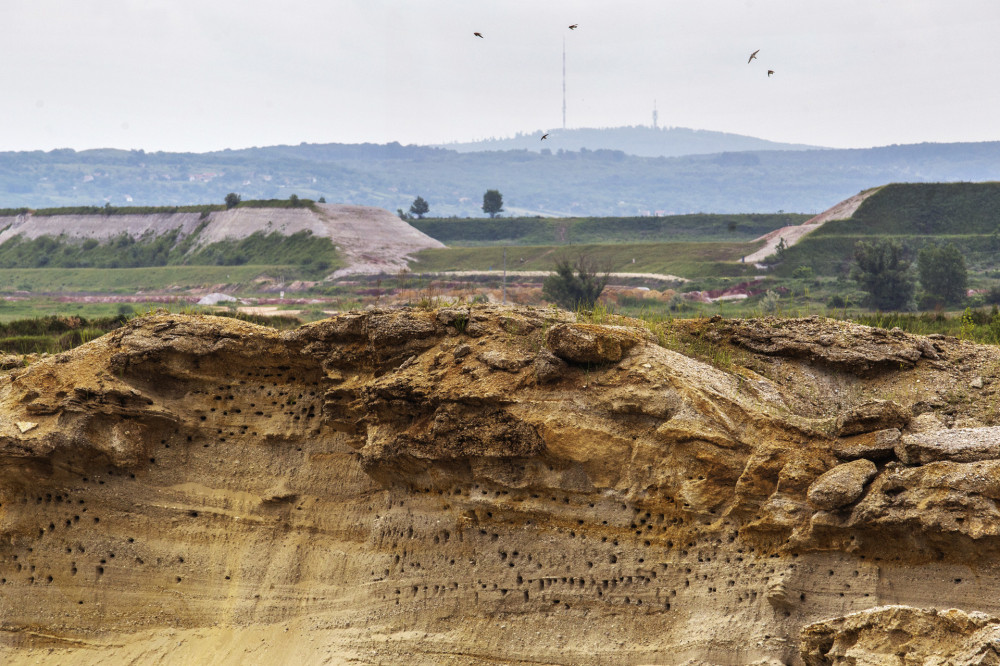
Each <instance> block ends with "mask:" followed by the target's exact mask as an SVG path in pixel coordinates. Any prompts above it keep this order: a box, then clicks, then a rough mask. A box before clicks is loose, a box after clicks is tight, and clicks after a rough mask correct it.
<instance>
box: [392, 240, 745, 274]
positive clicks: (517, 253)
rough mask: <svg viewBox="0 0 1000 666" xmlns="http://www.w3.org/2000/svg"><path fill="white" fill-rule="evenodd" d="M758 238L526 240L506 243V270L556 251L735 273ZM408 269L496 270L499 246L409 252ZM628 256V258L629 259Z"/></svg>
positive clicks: (624, 266)
mask: <svg viewBox="0 0 1000 666" xmlns="http://www.w3.org/2000/svg"><path fill="white" fill-rule="evenodd" d="M758 247H760V243H617V244H608V245H573V246H571V247H566V246H552V245H549V246H526V247H515V248H508V249H507V270H510V271H549V270H552V269H553V266H554V265H555V262H556V259H558V258H560V257H564V256H565V257H569V258H575V257H577V256H578V255H581V254H582V255H585V256H587V257H588V258H590V259H591V260H593V261H594V262H595V263H596V264H597V265H599V266H603V265H604V264H605V263H607V264H608V265H609V266H610V267H611V270H612V271H613V272H620V273H667V274H671V275H678V276H680V277H686V278H699V277H711V276H725V277H737V276H744V275H749V274H751V273H752V272H753V271H754V269H753V267H752V266H751V265H750V264H741V263H740V258H741V257H743V256H745V255H747V254H749V253H751V252H753V251H754V250H755V249H757V248H758ZM415 259H416V260H415V261H414V262H412V263H411V264H410V270H412V271H413V272H415V273H423V272H439V271H485V270H493V271H500V270H502V268H503V248H502V247H477V248H446V249H440V250H424V251H422V252H419V253H417V254H416V255H415ZM633 260H634V261H633Z"/></svg>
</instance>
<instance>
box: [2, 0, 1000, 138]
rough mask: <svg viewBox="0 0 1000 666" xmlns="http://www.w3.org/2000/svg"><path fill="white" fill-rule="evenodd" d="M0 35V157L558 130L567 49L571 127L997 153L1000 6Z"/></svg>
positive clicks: (35, 30) (617, 0)
mask: <svg viewBox="0 0 1000 666" xmlns="http://www.w3.org/2000/svg"><path fill="white" fill-rule="evenodd" d="M571 23H578V24H579V28H578V29H576V30H574V31H570V30H569V29H568V26H569V24H571ZM0 25H2V26H3V33H4V36H3V39H2V40H0V91H2V95H3V98H2V103H0V150H36V149H42V150H50V149H52V148H75V149H78V150H79V149H86V148H98V147H115V148H126V149H139V148H141V149H144V150H147V151H153V150H167V151H197V152H201V151H207V150H215V149H221V148H242V147H248V146H265V145H274V144H282V143H285V144H298V143H300V142H309V143H326V142H343V143H360V142H376V143H386V142H390V141H399V142H400V143H404V144H406V143H437V142H447V141H466V140H473V139H483V138H490V137H505V136H512V135H514V134H515V133H517V132H531V131H535V130H540V129H545V130H558V129H559V128H561V127H562V49H563V41H564V40H565V48H566V63H567V64H566V99H567V114H566V122H567V126H568V127H570V128H573V127H614V126H621V125H648V124H651V120H652V118H651V114H652V109H653V103H654V100H655V103H656V106H657V108H658V110H659V124H660V126H676V127H690V128H695V129H708V130H717V131H724V132H734V133H738V134H746V135H750V136H756V137H760V138H764V139H771V140H775V141H789V142H796V143H808V144H814V145H824V146H833V147H868V146H875V145H887V144H892V143H919V142H922V141H991V140H998V139H1000V85H998V83H1000V38H998V35H1000V0H933V1H932V0H835V1H834V0H683V1H680V0H614V1H612V0H573V1H570V0H544V1H542V2H539V1H538V0H419V1H417V0H285V1H284V2H275V1H274V0H238V1H237V0H2V2H0ZM474 31H478V32H481V33H482V34H483V35H484V39H478V38H476V37H474V36H473V34H472V33H473V32H474ZM757 49H760V53H759V54H758V57H757V60H754V61H753V62H752V63H749V64H748V63H747V58H748V57H749V54H750V52H752V51H754V50H757ZM768 69H773V70H774V71H775V74H774V76H772V77H771V78H768V77H767V75H766V72H767V70H768ZM550 138H551V139H553V141H552V147H553V148H558V145H557V143H558V131H555V132H553V135H552V137H550Z"/></svg>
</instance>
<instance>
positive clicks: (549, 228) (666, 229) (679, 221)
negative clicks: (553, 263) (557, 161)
mask: <svg viewBox="0 0 1000 666" xmlns="http://www.w3.org/2000/svg"><path fill="white" fill-rule="evenodd" d="M807 219H809V216H808V215H799V214H785V213H781V214H758V215H707V214H701V213H698V214H693V215H667V216H663V217H580V218H537V217H529V218H526V217H504V218H497V219H425V220H410V224H411V225H413V226H414V227H416V228H417V229H419V230H420V231H423V232H424V233H425V234H427V235H428V236H431V237H432V238H435V239H437V240H439V241H441V242H442V243H444V244H445V245H448V246H451V247H476V246H483V245H498V244H503V245H568V244H573V245H578V244H581V243H587V244H595V243H662V242H665V241H681V240H682V241H724V242H734V241H743V242H745V241H750V240H753V239H755V238H758V237H760V236H763V235H764V234H766V233H768V232H769V231H773V230H774V229H778V228H781V227H785V226H788V225H792V224H801V223H802V222H804V221H805V220H807Z"/></svg>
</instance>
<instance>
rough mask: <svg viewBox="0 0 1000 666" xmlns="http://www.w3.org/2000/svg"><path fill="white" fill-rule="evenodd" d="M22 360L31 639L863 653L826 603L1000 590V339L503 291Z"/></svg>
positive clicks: (652, 655) (740, 660)
mask: <svg viewBox="0 0 1000 666" xmlns="http://www.w3.org/2000/svg"><path fill="white" fill-rule="evenodd" d="M678 350H680V351H688V353H690V354H691V355H686V354H684V353H680V351H678ZM8 367H10V368H11V369H9V370H8V371H6V373H5V374H3V375H0V595H2V596H0V604H2V609H3V612H2V614H0V658H2V659H3V661H4V663H14V664H17V663H32V664H34V663H50V664H63V663H74V664H98V663H100V664H108V663H111V664H115V663H123V664H124V663H152V662H157V663H199V662H201V663H216V664H243V663H262V664H268V663H274V664H278V663H290V662H294V663H327V662H331V663H371V664H379V663H385V664H388V663H400V662H406V663H414V664H442V663H444V664H496V663H546V664H607V663H731V664H748V663H754V662H757V663H791V664H801V663H849V662H834V661H822V660H819V661H815V660H814V661H804V660H806V659H813V656H814V654H815V655H816V659H821V658H822V659H827V658H828V657H829V658H832V656H833V655H834V654H835V653H832V652H831V650H832V649H833V648H834V647H835V646H836V645H848V644H857V645H861V644H862V643H864V641H868V642H867V643H864V644H865V645H870V646H875V647H872V649H875V648H876V647H877V645H875V642H876V639H875V638H874V637H870V638H864V637H863V636H862V637H861V638H857V640H855V639H854V638H844V637H840V638H838V636H846V634H844V632H845V631H846V630H847V629H849V628H850V627H854V626H855V624H856V625H857V626H858V627H860V629H858V631H861V630H862V629H864V627H865V626H868V625H865V624H864V622H861V623H855V624H850V623H848V622H847V621H846V620H845V622H840V623H839V624H838V623H836V622H835V623H832V624H830V623H828V625H825V626H826V628H817V627H809V625H815V624H816V623H819V622H823V621H829V619H830V618H842V617H844V616H848V615H849V614H851V613H857V612H861V611H868V610H871V611H872V613H875V611H874V610H872V609H876V608H877V607H879V606H883V605H886V604H902V605H909V606H913V607H921V608H938V609H946V608H952V607H954V608H961V609H963V610H964V611H966V612H968V613H972V612H973V611H976V612H983V613H988V614H990V615H996V614H998V612H1000V602H998V601H997V599H996V595H994V594H992V593H991V590H992V589H993V588H994V587H995V586H997V585H1000V568H998V566H997V556H998V550H1000V548H998V547H1000V492H998V491H997V487H998V481H997V480H998V479H1000V458H998V457H997V456H1000V452H998V451H997V447H995V446H989V445H988V444H989V442H988V440H989V438H990V437H995V435H996V427H995V426H996V421H997V413H996V409H995V404H996V400H997V397H996V396H997V394H996V387H997V384H996V370H995V369H996V368H997V367H1000V353H998V351H997V350H996V349H995V348H992V347H979V346H976V345H972V344H969V343H964V342H961V341H958V340H955V339H949V338H944V337H940V336H939V337H936V338H930V339H928V338H921V337H916V336H911V335H908V334H905V333H902V332H898V331H897V332H894V333H889V332H886V331H882V330H878V329H870V328H867V327H864V326H858V325H853V324H849V323H845V322H837V321H831V320H825V319H821V318H818V317H814V318H809V319H795V320H781V319H764V320H747V321H736V322H732V321H726V320H723V319H721V318H717V319H713V320H708V321H706V320H699V321H689V322H685V321H673V322H668V323H666V324H663V325H660V326H650V325H646V324H643V323H642V322H638V321H634V320H627V319H622V318H613V321H608V322H605V323H604V324H600V325H598V324H594V323H588V322H577V321H575V320H574V318H573V315H571V314H568V313H564V312H560V311H556V310H551V309H545V310H540V309H529V308H501V307H492V306H487V307H476V308H468V307H453V308H446V309H440V310H371V311H366V312H354V313H346V314H342V315H339V316H337V317H334V318H331V319H327V320H323V321H319V322H315V323H313V324H310V325H306V326H303V327H302V328H300V329H298V330H295V331H290V332H278V331H276V330H274V329H269V328H264V327H260V326H255V325H252V324H248V323H244V322H239V321H234V320H231V319H225V318H214V317H204V316H183V315H169V314H160V315H154V316H149V317H144V318H140V319H136V320H133V321H131V322H129V323H128V324H127V325H126V326H125V327H123V328H122V329H119V330H117V331H115V332H113V333H111V334H109V335H106V336H104V337H103V338H100V339H98V340H95V341H93V342H91V343H88V344H86V345H84V346H82V347H79V348H77V349H75V350H73V351H71V352H66V353H64V354H59V355H56V356H50V357H47V358H43V359H40V360H36V361H35V362H33V363H31V364H30V365H29V366H28V367H14V366H8ZM949 426H951V427H950V428H949ZM934 433H941V434H942V436H941V437H940V438H939V440H940V441H938V442H936V440H935V435H934ZM943 433H947V436H944V435H943ZM963 438H964V439H963ZM934 451H939V453H935V454H934V455H932V454H931V453H933V452H934ZM928 452H931V453H928ZM872 617H876V616H875V615H872ZM878 617H881V616H878ZM921 617H923V616H921ZM975 617H976V618H978V617H979V616H975ZM851 622H853V620H852V621H851ZM882 622H883V620H881V619H876V620H874V623H875V625H874V626H878V624H879V623H882ZM893 622H895V620H893ZM992 622H993V621H992V620H990V621H989V622H986V621H980V620H979V619H975V621H971V620H970V621H969V622H967V623H965V624H963V625H962V626H958V625H955V626H954V627H952V625H949V628H946V629H947V631H942V632H938V633H935V634H927V635H925V634H926V632H922V631H919V627H920V626H923V625H921V624H919V623H917V624H913V625H912V626H914V627H917V629H915V630H914V631H911V632H909V633H905V632H901V633H897V634H893V636H894V638H893V640H894V641H896V644H898V645H902V644H904V643H906V642H907V641H911V642H912V641H917V639H918V638H919V641H922V642H921V643H920V645H921V646H922V647H921V648H920V649H922V650H929V649H931V648H929V647H927V646H928V645H930V646H932V645H933V641H934V640H937V639H935V638H934V636H938V635H940V636H942V638H941V641H945V640H948V641H951V643H953V644H956V645H957V644H958V643H957V642H956V641H958V638H957V637H956V636H955V633H956V632H959V633H960V632H966V629H969V630H970V631H971V630H975V631H979V629H977V627H979V628H989V627H992V626H994V625H993V624H991V623H992ZM953 624H954V623H953ZM849 625H850V626H849ZM862 625H864V626H862ZM973 625H975V626H973ZM803 627H809V628H808V630H807V631H806V632H805V633H802V629H803ZM851 631H854V630H853V629H851ZM864 631H868V629H864ZM990 631H992V629H990ZM838 632H839V633H838ZM862 633H863V632H862ZM966 633H968V632H966ZM904 634H905V635H904ZM963 635H965V634H963ZM852 636H861V633H857V632H855V634H852ZM800 638H801V639H803V640H805V639H808V641H807V642H803V643H802V646H803V647H802V651H801V652H800ZM813 638H815V640H813ZM862 638H863V639H864V640H862ZM980 638H982V636H980ZM897 639H898V640H897ZM852 640H853V641H855V642H854V643H850V641H852ZM976 640H978V639H976ZM919 641H918V642H919ZM914 644H916V643H914ZM942 645H943V644H942ZM973 647H975V646H974V645H973ZM866 649H868V648H866ZM949 649H950V648H949ZM963 649H964V648H963ZM942 650H944V647H942ZM957 654H965V653H964V652H958V653H957ZM873 659H874V658H873ZM866 663H878V661H877V659H876V660H875V661H871V662H866ZM963 663H964V662H963ZM984 663H985V662H984Z"/></svg>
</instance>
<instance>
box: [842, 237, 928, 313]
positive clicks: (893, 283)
mask: <svg viewBox="0 0 1000 666" xmlns="http://www.w3.org/2000/svg"><path fill="white" fill-rule="evenodd" d="M854 261H855V266H854V267H853V268H852V269H851V277H853V278H854V279H855V280H856V281H857V283H858V286H859V287H861V289H862V290H863V291H865V292H867V293H868V307H870V308H873V309H877V310H905V309H907V308H909V307H910V303H911V301H912V300H913V291H914V284H913V278H912V277H911V275H910V262H909V261H908V260H907V259H906V258H905V257H904V249H903V246H902V245H900V244H899V242H897V241H895V240H892V239H890V238H879V239H877V240H874V241H872V242H870V243H869V242H865V241H858V242H857V244H856V245H855V246H854Z"/></svg>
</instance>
